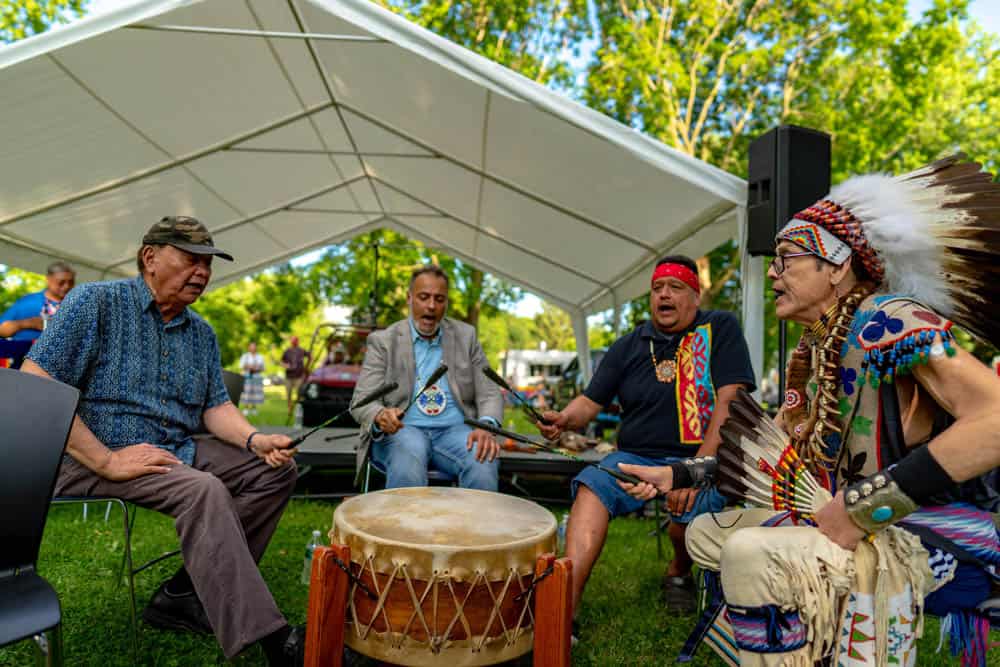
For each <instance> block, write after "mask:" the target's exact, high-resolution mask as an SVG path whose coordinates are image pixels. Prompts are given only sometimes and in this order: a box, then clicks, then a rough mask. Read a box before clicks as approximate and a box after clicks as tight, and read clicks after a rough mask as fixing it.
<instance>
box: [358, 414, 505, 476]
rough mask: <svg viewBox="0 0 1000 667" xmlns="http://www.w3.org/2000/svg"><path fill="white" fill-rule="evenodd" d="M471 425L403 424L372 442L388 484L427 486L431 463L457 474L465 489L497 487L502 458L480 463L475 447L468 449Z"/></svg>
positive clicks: (373, 453) (447, 471) (444, 470)
mask: <svg viewBox="0 0 1000 667" xmlns="http://www.w3.org/2000/svg"><path fill="white" fill-rule="evenodd" d="M471 432H472V429H471V428H470V427H468V426H466V425H465V424H456V425H454V426H446V427H444V428H418V427H416V426H403V428H401V429H400V430H398V431H396V432H395V433H394V434H392V435H387V436H385V437H384V438H382V439H381V440H376V441H375V442H373V443H372V457H373V458H374V459H375V460H376V461H377V462H378V463H380V464H381V465H382V466H384V467H385V471H386V480H385V488H387V489H395V488H399V487H401V486H427V468H428V466H430V467H432V468H435V469H437V470H440V471H441V472H444V473H447V474H449V475H452V476H453V477H457V478H458V485H459V486H461V487H462V488H463V489H481V490H483V491H496V490H497V487H498V480H499V475H500V460H499V459H496V460H494V461H493V462H492V463H490V462H484V463H480V462H479V461H477V460H476V449H477V448H473V449H472V451H469V450H467V449H466V441H467V440H468V438H469V433H471Z"/></svg>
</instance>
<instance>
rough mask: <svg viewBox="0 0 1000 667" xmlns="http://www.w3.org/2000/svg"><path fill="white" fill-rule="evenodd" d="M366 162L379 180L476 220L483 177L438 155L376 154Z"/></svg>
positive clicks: (372, 173) (445, 209) (439, 207)
mask: <svg viewBox="0 0 1000 667" xmlns="http://www.w3.org/2000/svg"><path fill="white" fill-rule="evenodd" d="M365 162H366V163H367V164H368V169H369V172H370V173H371V175H372V176H373V177H375V178H376V179H377V180H380V181H382V182H384V183H386V184H388V185H389V186H390V187H395V188H397V189H400V190H404V191H405V192H407V193H408V194H409V195H410V196H412V197H414V198H416V199H418V200H420V201H422V202H426V203H427V204H430V205H431V206H433V207H435V208H437V209H439V210H443V211H445V212H446V213H448V214H449V215H454V216H457V217H459V218H461V219H463V220H466V221H468V222H475V220H476V198H477V193H478V192H479V181H480V179H479V177H478V176H476V175H475V174H472V173H470V172H468V171H466V170H465V169H462V168H461V167H458V166H456V165H455V164H453V163H451V162H447V161H445V160H438V159H426V160H424V159H415V158H398V157H394V158H388V157H377V158H368V159H366V160H365Z"/></svg>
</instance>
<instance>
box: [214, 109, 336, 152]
mask: <svg viewBox="0 0 1000 667" xmlns="http://www.w3.org/2000/svg"><path fill="white" fill-rule="evenodd" d="M327 114H330V115H332V116H333V117H334V121H335V123H334V124H333V125H329V124H324V125H323V126H322V129H320V127H321V126H320V118H321V117H322V116H325V115H327ZM336 116H337V114H336V112H335V111H334V110H332V109H326V110H324V111H320V112H318V113H315V114H313V115H312V116H310V117H307V118H302V119H299V120H296V121H294V122H292V123H288V124H287V125H283V126H281V127H276V128H274V129H273V130H269V131H267V132H264V133H263V134H259V135H256V136H254V137H251V138H250V139H248V140H246V141H242V142H240V143H238V144H236V145H235V146H234V147H233V149H234V150H237V151H241V150H247V149H256V150H261V151H267V150H272V151H276V152H279V151H288V152H291V153H294V152H305V151H323V150H331V151H350V150H351V144H350V142H349V141H348V140H347V135H346V134H345V133H344V131H343V130H342V129H340V123H339V121H337V120H336ZM327 129H336V130H337V132H327V131H326V130H327ZM320 133H322V137H323V142H325V143H326V147H325V148H324V146H323V142H321V141H320V136H321V134H320Z"/></svg>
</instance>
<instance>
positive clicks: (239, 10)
mask: <svg viewBox="0 0 1000 667" xmlns="http://www.w3.org/2000/svg"><path fill="white" fill-rule="evenodd" d="M273 4H279V3H273ZM280 4H284V3H280ZM255 8H257V7H255ZM257 9H259V8H257ZM144 23H146V24H150V25H187V26H199V27H205V28H238V29H241V30H252V29H254V28H256V27H258V26H257V24H256V22H255V21H254V20H253V15H252V14H251V13H250V12H249V11H248V10H247V4H246V2H245V1H244V0H219V1H217V2H194V3H191V4H189V5H187V6H186V7H178V8H177V9H175V10H173V11H170V12H167V13H165V14H161V15H160V16H155V17H153V18H151V19H149V20H148V21H144Z"/></svg>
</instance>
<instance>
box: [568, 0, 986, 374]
mask: <svg viewBox="0 0 1000 667" xmlns="http://www.w3.org/2000/svg"><path fill="white" fill-rule="evenodd" d="M968 5H969V2H968V0H936V1H935V3H934V4H933V6H932V7H931V8H930V9H928V10H927V11H926V12H924V14H923V15H922V16H921V17H920V18H919V20H917V21H915V22H911V21H910V20H909V19H908V18H907V12H906V9H907V0H796V2H770V1H769V0H664V1H663V2H660V3H655V4H654V3H652V2H649V1H648V0H621V1H618V2H611V1H610V0H601V1H599V2H597V3H596V5H595V7H596V19H597V24H598V37H597V38H598V46H597V48H596V50H595V52H594V58H593V61H592V62H591V64H590V66H589V68H588V76H587V85H586V88H585V90H584V91H583V97H584V99H585V100H586V101H587V103H588V104H589V105H591V106H593V107H595V108H598V109H601V110H602V111H604V112H605V113H606V114H608V115H610V116H612V117H613V118H615V119H617V120H619V121H621V122H623V123H625V124H627V125H630V126H632V127H634V128H636V129H640V130H642V131H643V132H646V133H648V134H650V135H652V136H654V137H655V138H657V139H659V140H660V141H663V142H664V143H666V144H667V145H669V146H672V147H674V148H676V149H677V150H680V151H682V152H684V153H687V154H689V155H692V156H694V157H697V158H699V159H702V160H705V161H707V162H709V163H711V164H714V165H716V166H718V167H721V168H722V169H725V170H727V171H729V172H731V173H734V174H738V175H745V173H746V169H747V148H748V146H749V143H750V141H751V140H752V139H753V138H754V137H756V136H757V135H759V134H760V133H762V132H764V131H766V130H767V129H769V128H771V127H773V126H775V125H778V124H797V125H803V126H807V127H812V128H816V129H819V130H822V131H824V132H828V133H829V134H830V135H831V136H832V139H833V164H832V171H833V181H834V182H838V181H840V180H843V179H844V178H846V177H847V176H849V175H851V174H855V173H864V172H867V171H889V172H901V171H905V170H907V169H912V168H915V167H917V166H919V165H921V164H924V163H926V162H928V161H930V160H932V159H934V158H936V157H939V156H940V155H941V154H943V153H948V152H951V151H955V150H958V149H962V150H964V151H966V152H967V153H968V154H969V155H970V156H971V157H973V158H975V159H979V160H981V161H984V162H986V163H987V165H988V166H990V167H992V168H994V169H995V168H996V167H997V166H998V165H997V163H996V162H995V160H996V156H997V155H998V154H1000V134H998V133H997V132H996V131H995V128H996V127H997V126H998V125H1000V105H998V104H996V102H995V100H996V99H997V95H998V93H1000V58H998V55H1000V54H998V43H997V39H996V38H995V37H994V36H991V35H987V34H984V33H983V32H982V31H981V30H979V29H978V27H976V26H975V25H973V24H971V23H970V22H969V21H968ZM709 259H710V261H711V264H712V275H713V276H714V277H718V276H722V277H724V280H723V282H724V284H722V285H716V284H715V283H714V282H713V285H712V287H711V288H710V289H709V290H707V292H708V295H707V296H709V298H708V299H707V301H706V302H704V303H705V305H711V306H713V307H721V308H731V309H738V307H739V294H738V291H737V290H736V289H733V288H734V286H736V285H738V279H739V272H738V268H735V267H738V257H737V253H736V249H735V246H734V245H732V244H729V245H727V246H723V247H722V248H719V249H717V250H716V251H714V252H713V253H711V254H710V255H709ZM647 307H648V301H645V300H643V299H640V300H638V301H637V302H635V303H633V304H632V305H631V306H630V307H629V308H628V309H626V312H627V316H628V317H629V320H630V321H631V322H635V321H637V320H638V319H642V318H644V317H645V311H646V308H647ZM767 317H768V319H767V321H766V330H767V331H768V332H771V331H774V332H776V331H777V324H776V322H775V320H774V316H773V305H772V304H770V303H769V304H768V315H767ZM766 340H767V342H768V350H767V351H766V355H767V356H766V358H767V359H774V356H773V355H774V351H775V343H774V341H775V340H776V337H775V336H771V335H767V336H766ZM792 340H794V339H792ZM772 363H773V362H772Z"/></svg>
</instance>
